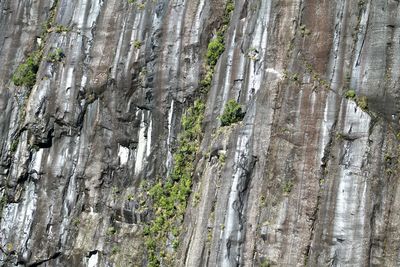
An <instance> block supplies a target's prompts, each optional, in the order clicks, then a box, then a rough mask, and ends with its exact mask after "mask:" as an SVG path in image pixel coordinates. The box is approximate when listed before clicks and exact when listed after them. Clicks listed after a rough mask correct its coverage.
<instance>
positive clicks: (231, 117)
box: [219, 99, 244, 126]
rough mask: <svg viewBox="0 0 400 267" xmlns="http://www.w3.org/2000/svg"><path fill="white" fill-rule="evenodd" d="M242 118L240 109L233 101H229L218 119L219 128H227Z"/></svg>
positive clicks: (242, 113)
mask: <svg viewBox="0 0 400 267" xmlns="http://www.w3.org/2000/svg"><path fill="white" fill-rule="evenodd" d="M243 117H244V112H242V107H241V106H240V104H239V103H237V102H236V101H235V100H233V99H231V100H229V101H228V102H227V103H226V105H225V109H224V113H223V114H222V116H221V117H220V118H219V119H220V121H221V126H228V125H230V124H232V123H236V122H239V121H241V120H243Z"/></svg>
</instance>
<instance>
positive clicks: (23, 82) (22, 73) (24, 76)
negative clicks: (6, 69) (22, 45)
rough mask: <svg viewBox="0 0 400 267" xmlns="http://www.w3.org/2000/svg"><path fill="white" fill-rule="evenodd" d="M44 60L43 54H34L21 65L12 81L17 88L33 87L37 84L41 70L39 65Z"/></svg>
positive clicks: (36, 52)
mask: <svg viewBox="0 0 400 267" xmlns="http://www.w3.org/2000/svg"><path fill="white" fill-rule="evenodd" d="M41 59H42V53H41V52H39V51H35V52H33V53H32V54H31V55H30V56H29V57H28V58H27V59H26V60H25V62H24V63H22V64H20V65H19V66H18V68H17V69H16V70H15V72H14V75H13V77H12V81H13V83H14V84H15V85H16V86H28V87H32V86H34V85H35V83H36V73H37V72H38V70H39V64H40V61H41Z"/></svg>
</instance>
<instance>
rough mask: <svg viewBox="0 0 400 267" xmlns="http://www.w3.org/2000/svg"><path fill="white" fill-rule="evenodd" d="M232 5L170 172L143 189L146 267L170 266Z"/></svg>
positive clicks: (211, 51) (214, 43) (184, 120)
mask: <svg viewBox="0 0 400 267" xmlns="http://www.w3.org/2000/svg"><path fill="white" fill-rule="evenodd" d="M128 2H129V3H134V2H135V1H133V0H128ZM233 9H234V4H233V1H232V0H230V1H228V3H227V6H226V8H225V14H224V17H223V24H222V26H221V27H220V28H219V30H218V31H217V34H216V36H215V37H214V38H213V39H212V40H211V41H210V43H209V45H208V47H207V52H206V66H205V69H206V73H205V75H204V77H203V78H202V80H201V81H200V92H199V97H198V99H197V100H195V101H194V103H193V105H192V106H191V107H190V108H189V109H188V110H187V112H186V113H185V114H184V115H183V116H182V120H181V124H182V130H181V133H180V135H179V138H178V140H179V141H178V146H177V148H176V151H175V152H174V156H173V159H174V167H173V169H172V171H171V173H170V176H169V177H168V178H167V179H165V180H163V179H160V180H159V181H158V182H156V183H155V184H154V185H153V186H151V187H150V188H149V189H148V190H147V195H148V196H149V199H150V201H151V203H152V205H151V206H152V211H153V214H154V218H153V219H152V220H151V221H149V222H148V223H147V224H146V226H145V228H144V230H143V231H144V235H145V244H146V249H147V260H148V262H147V263H148V266H150V267H156V266H160V265H164V266H173V265H172V263H173V262H174V259H173V255H172V254H173V253H171V251H168V249H169V248H172V249H173V250H175V249H177V248H178V247H179V237H180V235H181V232H182V222H183V219H184V215H185V212H186V207H187V202H188V199H189V196H190V193H191V191H192V189H191V187H192V177H193V172H194V169H195V161H196V155H197V152H198V150H199V147H200V143H201V138H202V122H203V119H204V111H205V104H204V102H203V101H202V100H201V98H202V96H204V94H205V93H206V92H207V90H208V88H209V87H210V85H211V80H212V76H213V74H214V68H215V65H216V63H217V61H218V58H219V57H220V56H221V54H222V53H223V52H224V50H225V45H224V34H225V31H226V29H227V25H228V23H229V18H230V15H231V13H232V12H233ZM133 45H134V46H135V47H136V48H139V47H140V46H139V45H135V43H134V44H133ZM195 201H196V197H195Z"/></svg>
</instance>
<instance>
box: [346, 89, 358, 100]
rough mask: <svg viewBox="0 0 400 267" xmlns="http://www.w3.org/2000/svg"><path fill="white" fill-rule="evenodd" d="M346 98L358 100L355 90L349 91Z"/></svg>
mask: <svg viewBox="0 0 400 267" xmlns="http://www.w3.org/2000/svg"><path fill="white" fill-rule="evenodd" d="M344 97H346V98H347V99H351V100H354V99H355V98H356V91H354V90H353V89H349V90H347V91H346V93H345V94H344Z"/></svg>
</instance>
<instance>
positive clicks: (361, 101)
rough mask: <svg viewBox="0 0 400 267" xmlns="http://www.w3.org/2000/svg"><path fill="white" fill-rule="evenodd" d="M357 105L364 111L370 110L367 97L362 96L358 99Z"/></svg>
mask: <svg viewBox="0 0 400 267" xmlns="http://www.w3.org/2000/svg"><path fill="white" fill-rule="evenodd" d="M357 105H358V106H359V107H360V108H361V109H362V110H364V111H366V110H368V99H367V97H366V96H362V97H360V98H358V99H357Z"/></svg>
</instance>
